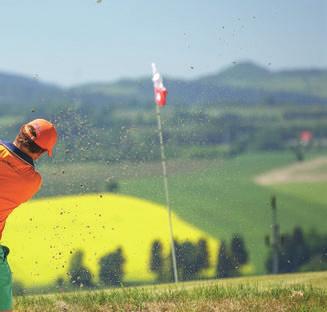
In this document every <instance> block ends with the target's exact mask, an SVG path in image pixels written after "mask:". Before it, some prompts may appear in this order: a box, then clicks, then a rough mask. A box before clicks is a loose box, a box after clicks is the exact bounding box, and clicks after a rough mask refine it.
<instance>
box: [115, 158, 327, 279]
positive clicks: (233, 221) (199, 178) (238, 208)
mask: <svg viewBox="0 0 327 312" xmlns="http://www.w3.org/2000/svg"><path fill="white" fill-rule="evenodd" d="M292 162H293V155H291V154H286V153H280V154H277V153H266V154H259V155H245V156H241V157H238V158H235V159H232V160H228V161H212V162H211V164H208V165H207V167H206V168H204V169H201V170H198V171H193V170H190V171H189V172H188V173H185V172H184V173H180V174H179V173H176V174H175V175H173V176H171V177H170V179H169V181H170V192H171V200H172V207H173V209H174V210H175V211H176V213H177V214H178V215H179V216H181V217H182V218H183V219H185V220H187V221H188V222H190V223H192V224H193V225H195V226H197V227H199V228H201V229H204V230H206V231H207V232H208V233H210V234H211V235H213V236H214V237H217V238H218V237H219V238H220V239H230V237H231V235H232V233H235V232H238V233H241V234H243V235H244V237H245V240H246V244H247V246H248V248H249V251H250V257H251V262H252V263H253V264H254V267H255V268H254V270H255V272H257V273H262V272H264V259H265V256H266V253H267V248H266V247H265V246H264V236H265V235H266V234H269V233H270V224H271V211H270V197H271V195H272V194H276V195H277V198H278V207H279V210H278V215H279V220H280V224H281V230H282V231H286V230H290V229H292V228H293V227H294V226H295V225H301V226H303V227H304V228H305V229H309V228H311V227H316V228H317V229H318V230H320V231H322V230H324V229H325V225H324V221H323V220H325V219H326V217H327V209H326V208H325V207H324V205H323V204H321V203H319V202H315V201H312V200H311V199H310V198H301V197H297V196H294V194H292V193H288V192H285V191H283V190H280V189H278V188H277V189H270V188H265V187H262V186H258V185H256V184H255V183H254V182H253V178H254V176H256V175H257V174H259V173H261V172H264V171H266V170H269V169H271V168H275V167H279V166H283V165H285V164H288V163H292ZM121 190H122V192H123V193H125V194H132V195H134V196H137V197H141V198H147V199H151V200H153V201H155V202H159V203H162V204H164V197H163V184H162V178H161V177H160V176H154V177H146V178H138V179H128V180H124V181H123V183H122V188H121Z"/></svg>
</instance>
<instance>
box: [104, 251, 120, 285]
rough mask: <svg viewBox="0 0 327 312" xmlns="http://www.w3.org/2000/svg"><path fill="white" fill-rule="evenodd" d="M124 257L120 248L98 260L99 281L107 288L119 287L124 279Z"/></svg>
mask: <svg viewBox="0 0 327 312" xmlns="http://www.w3.org/2000/svg"><path fill="white" fill-rule="evenodd" d="M124 264H125V257H124V256H123V250H122V248H121V247H119V248H117V250H116V251H114V252H112V253H108V254H107V255H105V256H103V257H102V258H101V259H100V260H99V265H100V271H99V279H100V281H101V282H102V283H103V284H104V285H107V286H120V285H121V284H122V282H123V278H124Z"/></svg>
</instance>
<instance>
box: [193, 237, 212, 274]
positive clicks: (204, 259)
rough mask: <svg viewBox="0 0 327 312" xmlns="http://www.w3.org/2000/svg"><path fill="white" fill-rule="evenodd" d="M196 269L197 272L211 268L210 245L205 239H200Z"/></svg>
mask: <svg viewBox="0 0 327 312" xmlns="http://www.w3.org/2000/svg"><path fill="white" fill-rule="evenodd" d="M196 267H197V271H200V270H202V269H207V268H208V267H209V251H208V244H207V241H206V240H205V239H200V240H199V241H198V244H197V257H196Z"/></svg>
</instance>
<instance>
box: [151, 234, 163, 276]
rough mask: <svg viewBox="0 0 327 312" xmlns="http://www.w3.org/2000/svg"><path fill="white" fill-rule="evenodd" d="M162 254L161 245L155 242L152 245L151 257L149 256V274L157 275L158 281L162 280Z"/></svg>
mask: <svg viewBox="0 0 327 312" xmlns="http://www.w3.org/2000/svg"><path fill="white" fill-rule="evenodd" d="M163 265H164V259H163V252H162V244H161V242H160V241H159V240H155V241H154V242H153V243H152V247H151V256H150V270H151V272H153V273H155V274H157V279H158V281H161V280H162V279H163V270H164V268H163Z"/></svg>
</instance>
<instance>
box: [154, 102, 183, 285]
mask: <svg viewBox="0 0 327 312" xmlns="http://www.w3.org/2000/svg"><path fill="white" fill-rule="evenodd" d="M156 108H157V121H158V132H159V139H160V152H161V165H162V173H163V180H164V187H165V197H166V205H167V209H168V218H169V232H170V244H171V256H172V260H173V270H174V281H175V283H177V282H178V274H177V262H176V253H175V243H174V232H173V222H172V215H171V207H170V200H169V191H168V178H167V167H166V156H165V147H164V142H163V135H162V124H161V115H160V107H159V105H156Z"/></svg>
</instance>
